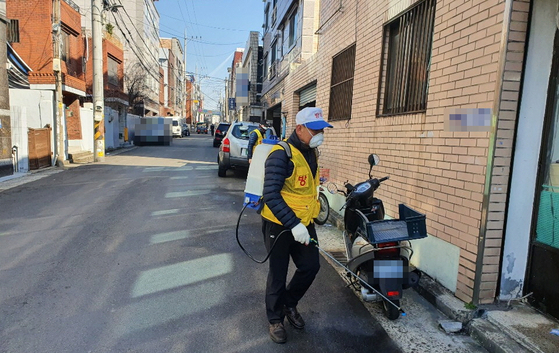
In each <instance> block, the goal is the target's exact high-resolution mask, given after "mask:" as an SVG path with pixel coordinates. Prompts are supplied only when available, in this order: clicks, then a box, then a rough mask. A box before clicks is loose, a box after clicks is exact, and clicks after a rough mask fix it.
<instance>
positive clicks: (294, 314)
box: [283, 306, 305, 330]
mask: <svg viewBox="0 0 559 353" xmlns="http://www.w3.org/2000/svg"><path fill="white" fill-rule="evenodd" d="M283 312H284V313H285V317H287V321H289V323H290V324H291V326H293V327H295V328H296V329H298V330H300V329H302V328H303V327H305V320H303V318H302V317H301V314H299V312H298V311H297V308H288V307H287V306H284V307H283Z"/></svg>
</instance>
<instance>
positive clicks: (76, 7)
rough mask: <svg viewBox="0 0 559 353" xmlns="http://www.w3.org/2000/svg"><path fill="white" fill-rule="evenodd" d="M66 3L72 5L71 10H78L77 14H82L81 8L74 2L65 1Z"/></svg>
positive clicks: (70, 0)
mask: <svg viewBox="0 0 559 353" xmlns="http://www.w3.org/2000/svg"><path fill="white" fill-rule="evenodd" d="M63 1H64V2H65V3H67V4H68V5H70V7H71V8H73V9H74V10H76V11H77V12H80V7H79V6H78V5H77V4H76V3H75V2H73V1H72V0H63Z"/></svg>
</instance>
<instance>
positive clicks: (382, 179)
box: [378, 176, 390, 183]
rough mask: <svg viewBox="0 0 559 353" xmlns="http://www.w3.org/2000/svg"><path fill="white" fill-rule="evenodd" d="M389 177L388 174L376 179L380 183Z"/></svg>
mask: <svg viewBox="0 0 559 353" xmlns="http://www.w3.org/2000/svg"><path fill="white" fill-rule="evenodd" d="M389 178H390V177H389V176H385V177H384V178H380V179H379V180H378V182H379V183H382V182H383V181H385V180H388V179H389Z"/></svg>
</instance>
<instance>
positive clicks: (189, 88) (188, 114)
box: [185, 75, 194, 124]
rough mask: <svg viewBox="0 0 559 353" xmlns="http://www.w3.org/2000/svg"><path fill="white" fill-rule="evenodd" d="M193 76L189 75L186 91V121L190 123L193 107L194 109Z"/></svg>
mask: <svg viewBox="0 0 559 353" xmlns="http://www.w3.org/2000/svg"><path fill="white" fill-rule="evenodd" d="M192 79H193V78H192V76H191V75H189V76H187V78H186V80H185V93H186V100H185V111H186V122H187V123H188V124H192V121H193V120H192V109H193V105H192V103H193V99H194V98H193V94H194V88H193V87H194V85H193V84H192V81H191V80H192Z"/></svg>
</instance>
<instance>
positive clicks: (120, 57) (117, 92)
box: [84, 37, 128, 100]
mask: <svg viewBox="0 0 559 353" xmlns="http://www.w3.org/2000/svg"><path fill="white" fill-rule="evenodd" d="M85 40H87V41H88V45H87V48H89V55H88V57H89V60H88V61H87V64H86V69H85V75H84V76H85V80H86V86H87V93H88V94H93V44H92V41H91V37H89V38H86V39H85ZM109 55H110V56H111V57H112V59H114V60H115V61H117V62H118V83H119V84H118V86H115V85H114V84H112V83H109V79H108V76H109V68H108V57H109ZM103 85H104V89H105V96H110V97H118V98H122V99H125V100H127V99H128V98H127V96H125V94H124V53H123V50H122V48H121V47H119V46H118V45H117V44H115V43H113V42H112V41H110V40H109V39H106V38H104V39H103Z"/></svg>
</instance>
